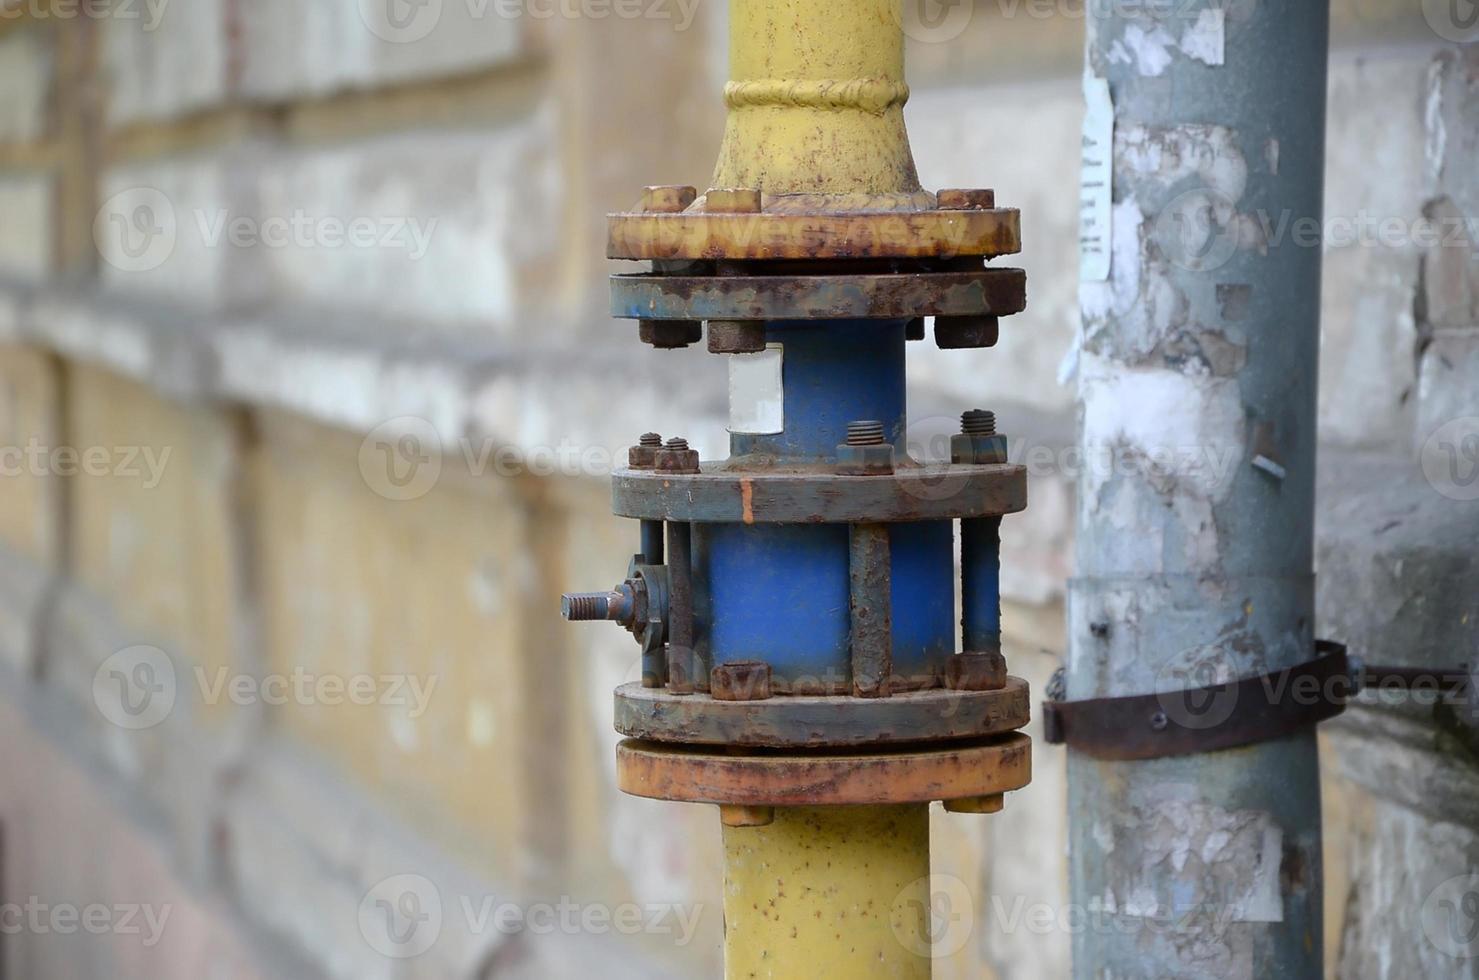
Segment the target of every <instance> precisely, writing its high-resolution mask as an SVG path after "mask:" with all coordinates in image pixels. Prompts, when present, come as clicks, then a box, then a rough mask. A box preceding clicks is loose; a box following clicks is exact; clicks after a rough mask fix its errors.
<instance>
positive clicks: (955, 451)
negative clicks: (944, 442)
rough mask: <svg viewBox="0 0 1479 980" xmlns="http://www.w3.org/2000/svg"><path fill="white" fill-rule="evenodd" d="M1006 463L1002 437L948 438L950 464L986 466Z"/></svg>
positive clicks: (1004, 441)
mask: <svg viewBox="0 0 1479 980" xmlns="http://www.w3.org/2000/svg"><path fill="white" fill-rule="evenodd" d="M1006 461H1007V437H1006V436H1004V435H991V436H968V435H958V436H951V437H950V462H952V463H966V464H974V465H976V466H987V465H992V464H999V463H1005V462H1006Z"/></svg>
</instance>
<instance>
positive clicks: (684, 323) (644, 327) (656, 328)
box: [637, 320, 704, 350]
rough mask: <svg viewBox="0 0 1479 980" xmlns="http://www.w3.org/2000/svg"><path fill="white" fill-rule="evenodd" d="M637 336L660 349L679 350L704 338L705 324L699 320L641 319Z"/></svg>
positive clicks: (645, 342)
mask: <svg viewBox="0 0 1479 980" xmlns="http://www.w3.org/2000/svg"><path fill="white" fill-rule="evenodd" d="M637 336H638V337H639V338H641V340H642V343H644V344H650V345H652V346H653V347H656V348H657V349H658V350H677V349H679V348H681V347H687V346H689V345H690V344H696V343H698V342H699V341H700V340H703V339H704V325H703V324H702V323H700V322H699V321H698V320H641V321H639V322H638V324H637Z"/></svg>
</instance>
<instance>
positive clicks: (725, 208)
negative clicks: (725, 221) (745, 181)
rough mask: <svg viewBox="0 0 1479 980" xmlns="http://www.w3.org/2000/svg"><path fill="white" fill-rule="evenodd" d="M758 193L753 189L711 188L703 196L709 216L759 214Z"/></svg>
mask: <svg viewBox="0 0 1479 980" xmlns="http://www.w3.org/2000/svg"><path fill="white" fill-rule="evenodd" d="M760 206H761V197H760V191H759V190H758V189H756V188H753V187H711V188H710V189H709V192H708V193H707V194H705V195H704V210H705V211H707V212H708V213H710V214H759V213H760Z"/></svg>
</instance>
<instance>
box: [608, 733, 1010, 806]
mask: <svg viewBox="0 0 1479 980" xmlns="http://www.w3.org/2000/svg"><path fill="white" fill-rule="evenodd" d="M616 778H617V785H618V786H619V787H620V788H621V790H622V791H623V792H625V793H630V794H632V795H633V796H645V797H648V798H650V799H656V800H674V801H678V802H683V803H720V804H736V805H740V806H869V805H873V804H879V803H929V802H932V801H934V800H959V799H969V798H973V797H980V796H992V795H995V794H998V793H1005V792H1008V791H1010V790H1016V789H1021V788H1022V787H1024V786H1026V785H1027V784H1028V782H1030V781H1031V778H1032V740H1031V739H1030V738H1028V737H1027V736H1026V735H1022V734H1013V735H1004V736H1000V737H998V738H995V739H991V740H989V741H985V742H980V743H976V744H970V745H949V746H939V747H935V748H931V749H927V750H924V751H908V750H896V751H887V750H875V751H872V752H845V753H841V752H839V753H835V754H829V755H793V754H785V755H759V754H745V755H740V754H733V753H722V752H715V751H706V750H701V749H696V748H691V747H686V746H677V745H662V744H659V743H656V742H640V741H636V740H633V739H627V740H626V741H624V742H622V743H621V744H619V745H618V746H617V747H616Z"/></svg>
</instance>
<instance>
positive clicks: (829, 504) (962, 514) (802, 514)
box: [612, 464, 1027, 524]
mask: <svg viewBox="0 0 1479 980" xmlns="http://www.w3.org/2000/svg"><path fill="white" fill-rule="evenodd" d="M612 502H613V503H612V506H613V509H614V510H615V512H616V514H617V516H619V517H632V518H639V519H646V520H667V521H703V522H710V523H734V522H740V523H745V524H853V523H860V522H878V523H894V522H900V521H936V520H950V519H953V518H969V517H1000V516H1001V515H1003V514H1016V513H1018V512H1020V511H1022V510H1025V509H1026V507H1027V470H1026V468H1025V467H1022V466H1012V465H1002V466H964V465H962V466H949V467H926V466H912V467H903V468H900V469H899V471H898V472H896V473H894V474H892V475H886V476H839V475H837V474H835V473H830V472H826V471H822V470H818V469H794V470H783V471H776V470H773V471H760V472H739V471H729V470H725V469H722V468H720V467H718V466H715V465H713V464H705V465H704V467H703V472H700V473H697V474H691V475H683V476H680V475H674V474H654V473H650V472H641V471H636V470H621V471H618V472H617V473H616V475H615V476H614V477H613V479H612Z"/></svg>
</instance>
